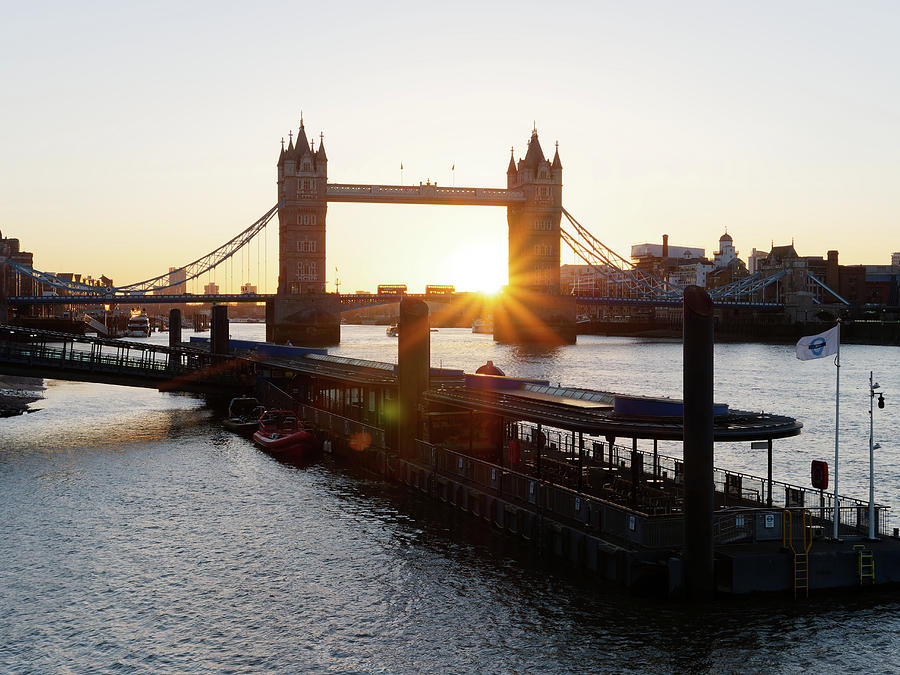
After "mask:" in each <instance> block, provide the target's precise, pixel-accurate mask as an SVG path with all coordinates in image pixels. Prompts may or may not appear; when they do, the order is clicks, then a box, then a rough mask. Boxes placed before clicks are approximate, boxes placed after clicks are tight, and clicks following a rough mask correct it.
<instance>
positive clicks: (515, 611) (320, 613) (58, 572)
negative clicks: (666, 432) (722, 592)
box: [0, 324, 900, 673]
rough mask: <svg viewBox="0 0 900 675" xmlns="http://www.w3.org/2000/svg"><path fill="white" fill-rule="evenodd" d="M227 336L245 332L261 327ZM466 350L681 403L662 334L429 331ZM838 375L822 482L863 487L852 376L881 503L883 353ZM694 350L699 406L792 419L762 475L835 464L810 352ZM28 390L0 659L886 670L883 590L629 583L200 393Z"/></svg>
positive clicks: (14, 460)
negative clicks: (518, 540)
mask: <svg viewBox="0 0 900 675" xmlns="http://www.w3.org/2000/svg"><path fill="white" fill-rule="evenodd" d="M231 333H232V336H233V337H235V338H245V339H262V337H263V335H264V326H262V325H253V324H232V325H231ZM189 335H191V334H190V333H187V332H186V333H185V337H188V336H189ZM207 335H208V333H207ZM166 340H167V336H166V335H165V334H161V335H160V334H154V335H153V336H152V337H151V338H149V341H151V342H157V343H163V344H165V343H166ZM342 340H343V342H342V344H341V345H340V347H337V348H332V349H330V350H329V352H330V353H332V354H337V355H344V356H354V357H358V358H365V359H376V360H382V361H391V362H395V363H396V360H397V353H396V352H397V340H396V338H391V337H388V336H386V335H385V328H384V327H383V326H344V327H342ZM488 359H491V360H493V361H494V363H495V364H497V365H498V366H500V367H501V368H503V369H504V370H505V372H506V374H508V375H514V376H523V377H524V376H527V377H536V378H542V379H547V380H550V381H551V382H552V383H554V384H556V383H557V382H561V383H563V384H569V385H574V386H582V387H589V388H596V389H602V390H607V391H616V392H624V393H633V394H647V395H662V396H672V397H680V396H681V380H682V372H681V344H680V343H679V342H678V341H659V340H654V341H649V340H639V339H631V338H605V337H597V336H581V337H579V341H578V344H577V345H574V346H567V347H560V348H551V349H526V348H521V347H511V346H503V345H498V344H495V343H494V342H493V340H492V339H491V338H490V336H485V335H473V334H472V333H471V332H470V331H468V330H463V329H440V330H439V331H438V332H437V333H434V334H432V364H433V365H435V366H440V365H443V366H445V367H453V368H463V369H465V370H466V371H469V372H471V371H474V369H475V368H476V367H478V366H479V365H482V364H483V363H484V362H485V361H486V360H488ZM841 365H842V367H841V425H840V434H841V462H840V492H841V493H842V494H844V495H848V496H852V497H857V498H860V499H868V447H869V446H868V438H869V437H868V433H869V417H868V411H869V396H868V375H869V370H874V371H875V378H876V380H878V381H879V382H880V384H881V385H882V390H883V391H884V392H885V400H886V406H885V408H884V409H883V410H879V409H878V408H876V409H875V439H876V440H877V441H878V442H879V443H880V444H881V448H880V449H879V450H877V451H876V499H877V500H878V501H879V502H884V503H887V504H889V505H891V506H893V507H894V510H896V509H897V507H898V505H900V502H898V498H900V468H898V467H900V461H898V460H900V451H898V442H897V439H898V437H900V416H898V414H897V412H896V411H897V410H900V348H898V347H874V346H860V345H845V346H843V347H842V350H841ZM715 366H716V383H715V386H716V393H715V398H716V400H717V401H720V402H724V403H728V404H729V405H730V406H731V407H732V408H737V409H744V410H753V411H759V410H765V411H767V412H768V411H771V412H776V413H783V414H788V415H791V416H794V417H797V418H798V419H799V420H800V421H802V422H803V423H804V430H803V433H802V434H801V435H800V436H799V437H796V438H792V439H786V440H781V441H776V442H775V453H774V454H775V460H774V472H773V473H774V478H775V479H777V480H783V481H787V482H792V483H795V484H800V485H808V483H809V463H810V461H811V460H813V459H824V460H826V461H828V462H829V464H830V465H832V472H833V461H834V388H835V368H834V365H833V363H832V360H831V359H820V360H816V361H807V362H800V361H798V360H797V359H796V358H795V357H794V351H793V347H792V346H785V345H762V344H720V345H717V346H716V351H715ZM45 384H46V390H45V391H44V399H43V400H40V401H38V402H36V403H35V404H33V405H32V408H37V409H39V410H38V411H37V412H33V413H31V414H28V415H23V416H19V417H12V418H7V419H0V488H2V492H0V505H2V514H3V519H2V537H0V563H2V564H0V600H2V602H0V672H10V673H88V672H146V673H183V672H230V673H245V672H246V673H257V672H265V673H269V672H278V673H320V672H321V673H327V672H335V673H370V672H375V673H418V672H448V673H469V672H477V673H482V672H483V673H602V672H617V673H618V672H640V673H669V672H674V673H682V672H698V673H699V672H715V673H720V672H752V673H759V672H766V673H770V672H774V673H794V672H860V673H894V672H898V671H900V651H898V648H897V635H900V592H898V591H897V590H892V591H888V592H883V591H876V592H872V591H870V590H867V591H865V592H862V591H856V590H853V591H848V592H841V593H832V594H822V593H817V592H815V591H813V592H812V593H811V597H810V598H809V600H802V601H794V600H789V599H786V598H782V597H777V598H771V597H765V598H744V599H739V600H728V601H720V602H718V603H715V604H712V605H709V606H700V607H691V606H684V605H680V604H677V603H657V602H653V601H649V600H643V599H636V598H632V597H630V596H628V595H627V594H626V593H624V592H623V591H621V590H620V589H618V588H616V587H613V586H608V585H604V584H598V583H595V582H592V581H590V580H587V579H583V578H576V577H573V576H571V575H566V574H561V573H558V572H554V571H550V570H548V569H547V568H546V567H544V566H543V564H542V562H541V560H539V559H537V558H536V557H534V556H532V555H531V554H529V552H528V551H527V550H525V549H522V548H520V547H519V546H518V545H516V544H515V543H514V542H511V541H507V540H505V539H504V538H502V537H499V536H498V535H497V534H496V533H494V532H492V531H491V530H490V529H487V528H486V527H484V526H482V525H480V524H477V523H473V522H469V521H467V520H466V519H465V518H463V517H460V516H453V515H448V514H446V513H445V512H443V511H442V510H441V509H440V508H438V507H436V506H434V505H432V504H430V503H429V502H427V501H424V500H422V499H420V498H418V497H415V496H412V495H410V494H408V493H407V492H405V491H404V490H403V489H401V488H400V487H398V486H392V485H387V484H385V483H383V482H381V481H379V480H375V479H373V478H371V477H368V476H366V475H365V474H361V473H359V472H356V471H353V470H351V469H349V468H347V467H345V466H341V465H336V464H334V463H333V462H331V461H330V460H329V459H325V460H322V461H319V462H316V463H313V464H312V465H310V466H307V467H295V466H291V465H287V464H283V463H280V462H278V461H276V460H274V459H272V458H270V457H268V456H267V455H265V454H263V453H261V452H259V451H258V450H257V449H256V448H254V446H253V445H252V443H251V442H249V441H248V440H246V439H243V438H240V437H237V436H234V435H231V434H229V433H227V432H225V431H224V430H223V429H222V427H221V424H220V422H221V413H219V412H216V411H214V410H212V409H210V408H209V407H207V406H206V404H205V403H204V401H203V400H202V399H200V398H194V397H190V396H180V395H169V394H161V393H158V392H156V391H154V390H144V389H131V388H123V387H113V386H106V385H95V384H82V383H71V382H62V381H55V380H48V381H46V382H45ZM660 451H661V452H665V453H666V454H673V455H679V454H680V449H679V447H678V445H677V444H661V450H660ZM715 452H716V460H715V461H716V465H717V466H720V467H727V468H733V469H739V470H742V471H745V472H746V473H751V474H756V475H764V474H765V468H766V467H765V452H764V451H763V452H761V453H760V452H758V451H751V450H750V448H749V444H735V445H727V444H717V445H716V449H715ZM891 523H892V526H893V527H896V526H898V525H900V517H898V516H897V515H896V514H894V515H893V516H892V517H891Z"/></svg>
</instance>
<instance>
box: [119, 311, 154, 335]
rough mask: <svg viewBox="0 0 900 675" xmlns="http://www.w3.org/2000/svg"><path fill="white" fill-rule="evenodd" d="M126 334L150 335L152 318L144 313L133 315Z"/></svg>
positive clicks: (129, 320)
mask: <svg viewBox="0 0 900 675" xmlns="http://www.w3.org/2000/svg"><path fill="white" fill-rule="evenodd" d="M125 335H126V336H127V337H150V319H149V318H147V316H145V315H144V314H138V315H135V316H132V317H131V318H130V319H128V327H127V328H126V329H125Z"/></svg>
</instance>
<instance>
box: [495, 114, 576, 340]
mask: <svg viewBox="0 0 900 675" xmlns="http://www.w3.org/2000/svg"><path fill="white" fill-rule="evenodd" d="M506 187H507V189H508V190H510V191H516V192H519V193H521V194H523V195H524V196H525V201H523V202H518V203H511V204H510V205H509V206H508V207H507V214H506V219H507V223H508V225H509V286H508V287H507V290H506V292H505V293H504V296H503V298H502V300H501V302H500V303H499V304H498V306H497V309H495V312H494V339H496V340H498V341H500V342H540V343H574V342H575V298H574V297H570V296H563V295H560V286H559V262H560V259H559V255H560V250H559V249H560V221H561V219H562V162H561V161H560V159H559V146H558V144H557V148H556V152H555V154H554V156H553V161H552V162H551V161H549V160H547V159H546V158H545V157H544V152H543V150H542V149H541V144H540V141H539V140H538V133H537V128H535V129H533V130H532V132H531V139H530V140H529V141H528V150H527V152H526V153H525V158H524V159H520V160H519V161H518V163H517V162H516V161H515V155H511V156H510V158H509V167H508V168H507V170H506Z"/></svg>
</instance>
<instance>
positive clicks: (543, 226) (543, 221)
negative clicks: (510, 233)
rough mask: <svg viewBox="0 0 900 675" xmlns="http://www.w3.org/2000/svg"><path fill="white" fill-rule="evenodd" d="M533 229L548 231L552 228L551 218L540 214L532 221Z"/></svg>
mask: <svg viewBox="0 0 900 675" xmlns="http://www.w3.org/2000/svg"><path fill="white" fill-rule="evenodd" d="M534 229H535V230H545V231H548V232H549V231H550V230H552V229H553V218H552V217H551V216H541V217H539V218H537V219H536V220H535V221H534Z"/></svg>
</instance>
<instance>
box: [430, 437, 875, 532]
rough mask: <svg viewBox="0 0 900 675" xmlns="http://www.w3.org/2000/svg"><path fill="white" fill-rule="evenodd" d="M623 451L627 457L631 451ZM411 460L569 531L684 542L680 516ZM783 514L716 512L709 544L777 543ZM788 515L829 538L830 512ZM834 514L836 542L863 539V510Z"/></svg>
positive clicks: (475, 463) (439, 451)
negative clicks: (803, 517)
mask: <svg viewBox="0 0 900 675" xmlns="http://www.w3.org/2000/svg"><path fill="white" fill-rule="evenodd" d="M628 452H629V454H630V452H631V451H630V449H629V450H628ZM614 456H615V455H614ZM414 459H415V461H417V462H419V463H421V464H422V465H424V466H426V467H428V468H431V469H432V470H434V471H435V473H436V474H438V475H440V476H444V477H446V478H449V479H451V480H456V481H459V482H465V483H466V484H468V485H470V486H473V487H476V488H478V489H481V490H484V491H485V492H486V493H488V494H492V495H495V496H496V497H498V498H502V499H504V500H505V501H508V502H510V503H512V504H515V505H517V506H518V507H520V508H524V509H526V510H528V511H530V512H532V513H534V514H542V515H544V516H552V517H553V519H555V520H556V521H558V522H560V523H563V524H567V525H569V526H573V527H577V528H580V529H581V528H583V529H584V530H586V531H594V532H597V533H602V534H606V535H610V536H613V537H617V538H619V539H621V540H624V541H627V542H631V543H634V544H637V545H639V546H643V547H645V548H651V549H664V548H677V547H680V546H681V545H682V543H683V538H684V517H683V513H682V512H671V513H667V514H662V515H654V514H649V513H645V512H642V511H639V510H636V509H634V508H630V507H629V506H627V505H624V504H621V503H616V502H614V501H611V500H608V499H603V498H602V497H598V496H596V495H593V494H589V493H585V492H581V491H578V490H576V489H574V488H572V487H567V486H564V485H558V484H555V483H552V482H549V481H547V480H544V479H539V478H537V477H536V476H534V475H532V474H529V473H526V472H524V471H520V470H516V469H513V468H508V467H502V466H499V465H496V464H492V463H490V462H486V461H484V460H481V459H476V458H473V457H470V456H468V455H466V454H464V453H463V452H460V451H455V450H450V449H447V448H443V447H440V446H437V445H433V444H430V443H426V442H425V441H418V442H417V444H416V457H415V458H414ZM784 510H785V509H784V508H783V507H772V508H768V507H763V506H759V507H752V508H751V507H726V508H720V509H717V510H716V511H715V512H714V514H713V541H714V543H715V544H716V545H717V546H724V545H728V544H738V543H753V542H759V541H775V540H780V539H781V538H782V536H783V532H782V518H781V516H780V515H779V514H780V513H781V512H782V511H784ZM788 510H790V511H792V512H802V511H804V510H806V511H810V512H811V513H812V528H813V533H814V535H816V536H825V535H827V534H829V533H830V531H831V530H830V529H829V528H830V527H831V524H832V518H833V513H834V511H833V509H830V508H821V509H820V508H809V507H806V508H804V507H799V506H798V507H792V508H790V509H788ZM877 514H878V515H877V516H876V517H877V518H878V523H877V527H876V530H877V531H878V532H879V534H880V535H881V536H889V533H890V527H889V522H888V518H887V516H888V512H887V509H886V508H884V507H879V509H878V510H877ZM839 515H840V536H841V537H847V538H854V537H863V536H866V534H867V532H868V510H867V509H866V508H863V507H861V506H853V507H841V508H840V509H839ZM795 520H796V519H795ZM798 522H799V521H798Z"/></svg>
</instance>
